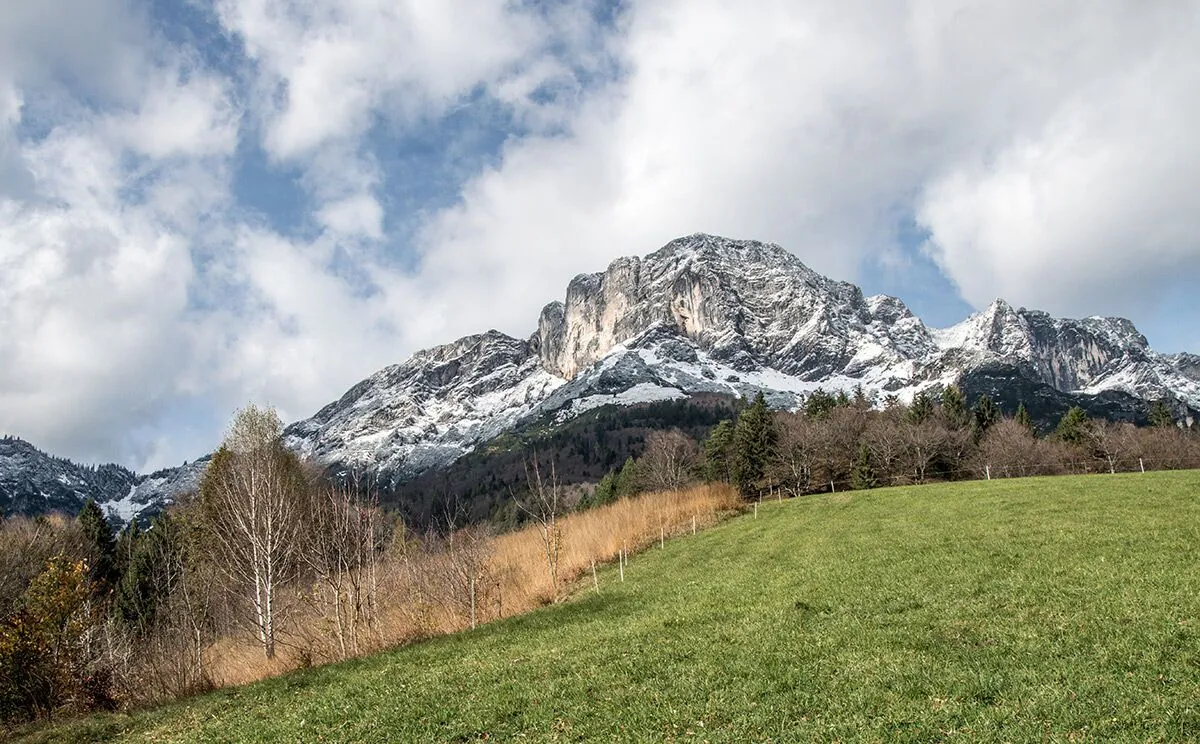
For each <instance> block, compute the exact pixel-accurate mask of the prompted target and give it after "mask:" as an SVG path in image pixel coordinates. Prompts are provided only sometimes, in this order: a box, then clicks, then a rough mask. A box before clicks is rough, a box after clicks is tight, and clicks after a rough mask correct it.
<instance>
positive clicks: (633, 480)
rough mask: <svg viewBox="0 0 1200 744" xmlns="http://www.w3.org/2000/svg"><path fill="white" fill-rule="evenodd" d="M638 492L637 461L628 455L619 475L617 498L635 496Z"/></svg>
mask: <svg viewBox="0 0 1200 744" xmlns="http://www.w3.org/2000/svg"><path fill="white" fill-rule="evenodd" d="M637 492H638V472H637V463H636V462H634V459H633V458H632V457H628V458H626V459H625V464H624V465H622V466H621V472H620V473H619V474H618V475H617V481H616V488H615V491H614V494H615V497H616V498H621V497H623V496H633V495H634V494H636V493H637Z"/></svg>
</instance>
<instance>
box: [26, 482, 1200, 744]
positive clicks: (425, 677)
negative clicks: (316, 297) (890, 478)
mask: <svg viewBox="0 0 1200 744" xmlns="http://www.w3.org/2000/svg"><path fill="white" fill-rule="evenodd" d="M589 578H590V577H589ZM600 579H601V583H602V592H601V593H600V594H599V595H596V594H594V593H590V592H588V593H583V594H581V595H580V596H579V597H577V598H576V599H574V600H572V601H570V602H568V603H566V604H563V605H560V606H557V607H551V608H546V609H544V610H541V611H538V612H534V613H532V614H529V615H526V616H524V617H520V618H514V619H511V620H508V621H504V622H500V623H496V624H494V625H491V626H488V627H484V628H481V629H479V630H478V631H474V632H469V633H463V634H460V635H457V636H452V637H446V638H441V639H437V640H433V641H430V642H426V643H421V644H418V645H415V646H411V647H408V648H403V649H399V650H396V651H393V652H388V653H384V654H380V655H378V656H374V657H371V658H368V659H362V660H358V661H353V662H350V663H345V664H340V665H336V666H329V667H325V668H321V669H314V670H309V671H305V672H301V673H297V674H293V675H290V676H287V677H284V678H280V679H276V680H271V681H267V682H263V683H259V684H255V685H251V686H248V687H243V688H238V689H230V690H224V691H220V692H217V693H214V694H211V695H207V696H204V697H201V698H197V699H194V700H190V701H186V702H183V703H177V704H173V705H170V706H167V707H164V708H160V709H156V710H152V711H146V712H139V713H136V714H134V715H113V716H102V717H94V718H89V719H84V720H82V721H77V722H74V723H67V724H59V725H57V726H54V727H48V728H43V729H41V730H39V731H35V732H32V733H30V734H27V736H28V738H29V740H31V741H44V740H63V741H92V740H116V741H155V742H168V741H171V742H173V741H190V742H216V741H295V742H301V741H304V742H308V741H355V742H385V741H420V742H424V741H482V740H502V741H508V740H512V739H517V738H522V737H523V738H524V739H525V740H538V741H579V740H597V741H685V740H686V741H691V740H697V741H829V740H840V741H914V742H918V741H919V742H925V741H936V740H943V739H957V740H965V741H1017V742H1026V741H1044V740H1049V741H1084V740H1093V741H1139V742H1142V741H1186V740H1198V739H1200V472H1176V473H1155V474H1146V475H1140V474H1138V475H1118V476H1090V477H1078V478H1066V477H1063V478H1046V479H1030V480H1013V481H992V482H975V483H954V484H944V485H934V486H925V487H918V488H897V489H884V490H878V491H870V492H856V493H849V494H836V495H829V496H820V497H810V498H804V499H800V500H796V501H791V502H785V503H782V504H776V503H766V504H763V506H762V508H761V509H760V510H759V515H758V519H757V520H755V519H753V518H752V516H751V515H749V514H747V515H744V516H741V517H738V518H736V519H734V520H732V521H730V522H727V523H725V524H724V525H722V526H720V527H717V528H715V529H712V530H710V531H708V532H705V533H701V534H700V535H698V536H694V537H693V536H687V537H683V538H679V539H677V540H675V541H673V542H668V543H667V546H666V549H665V550H660V549H657V548H655V549H653V550H650V551H648V552H646V553H644V554H642V555H638V556H635V557H634V558H633V559H632V562H631V565H630V566H629V568H628V569H627V571H626V581H625V583H623V584H620V583H617V579H616V570H615V568H611V569H608V570H606V571H604V572H602V573H601V576H600ZM589 583H590V582H589Z"/></svg>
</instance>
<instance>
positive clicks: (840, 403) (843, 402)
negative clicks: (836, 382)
mask: <svg viewBox="0 0 1200 744" xmlns="http://www.w3.org/2000/svg"><path fill="white" fill-rule="evenodd" d="M834 405H835V406H836V407H837V408H849V407H850V396H848V395H846V391H845V390H839V391H838V394H837V397H836V398H835V399H834Z"/></svg>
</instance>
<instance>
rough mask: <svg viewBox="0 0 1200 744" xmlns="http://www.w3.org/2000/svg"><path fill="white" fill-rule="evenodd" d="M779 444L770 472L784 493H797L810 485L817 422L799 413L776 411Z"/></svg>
mask: <svg viewBox="0 0 1200 744" xmlns="http://www.w3.org/2000/svg"><path fill="white" fill-rule="evenodd" d="M776 421H777V423H778V427H779V444H778V446H777V448H776V453H775V457H774V458H773V460H772V462H771V464H770V466H769V475H770V477H771V479H772V480H774V481H776V482H778V483H779V484H780V487H781V488H783V490H784V491H785V492H786V493H789V494H791V495H792V496H800V495H802V494H805V493H808V492H809V491H811V490H812V489H813V471H814V468H815V467H816V462H817V457H818V451H819V447H820V440H819V436H820V433H819V431H818V430H819V428H820V426H819V425H818V424H817V423H816V422H814V421H812V420H811V419H809V418H808V417H807V416H804V415H802V414H799V413H780V414H777V415H776Z"/></svg>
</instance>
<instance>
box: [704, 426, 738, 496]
mask: <svg viewBox="0 0 1200 744" xmlns="http://www.w3.org/2000/svg"><path fill="white" fill-rule="evenodd" d="M703 450H704V461H703V464H702V466H701V470H702V471H703V475H704V480H706V481H708V482H709V483H728V482H729V481H730V480H731V476H730V470H731V468H730V461H731V459H732V453H733V422H732V421H730V420H728V419H725V420H723V421H721V422H720V423H719V424H717V425H716V426H714V427H713V430H712V432H710V433H709V435H708V439H706V440H704V446H703Z"/></svg>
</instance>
